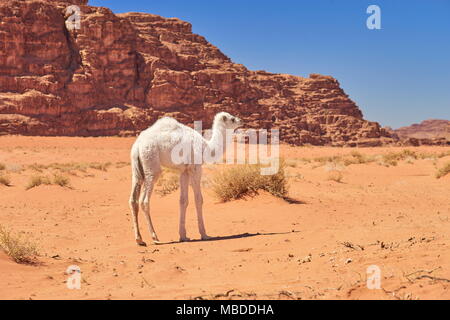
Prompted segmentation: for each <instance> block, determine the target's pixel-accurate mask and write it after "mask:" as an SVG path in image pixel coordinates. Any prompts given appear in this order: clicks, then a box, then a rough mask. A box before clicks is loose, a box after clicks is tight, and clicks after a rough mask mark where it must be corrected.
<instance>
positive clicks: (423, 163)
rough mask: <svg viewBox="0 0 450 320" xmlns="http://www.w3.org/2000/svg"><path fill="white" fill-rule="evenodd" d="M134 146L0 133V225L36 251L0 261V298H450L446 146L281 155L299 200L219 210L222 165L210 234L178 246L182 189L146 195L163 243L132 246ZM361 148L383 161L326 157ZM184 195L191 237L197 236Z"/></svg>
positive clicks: (262, 197) (267, 200) (210, 206)
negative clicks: (76, 281) (62, 180)
mask: <svg viewBox="0 0 450 320" xmlns="http://www.w3.org/2000/svg"><path fill="white" fill-rule="evenodd" d="M133 142H134V139H132V138H40V137H14V136H6V137H1V138H0V162H1V163H3V164H4V165H5V166H6V168H5V169H4V170H2V171H0V174H3V175H7V176H8V177H9V179H10V180H11V186H10V187H7V186H4V185H0V212H1V214H0V225H2V226H3V227H4V228H6V229H8V230H11V231H13V232H14V233H20V234H21V235H22V238H24V239H28V240H29V241H31V242H33V243H35V244H36V245H37V247H38V250H39V256H38V257H37V263H36V264H34V265H29V264H28V265H27V264H17V263H16V262H14V261H13V260H12V259H11V258H10V257H8V256H7V255H6V254H4V253H3V252H1V253H0V270H1V274H2V275H1V277H0V298H1V299H450V290H449V289H450V239H449V230H450V221H449V216H450V203H449V199H450V197H449V195H450V193H449V190H450V188H449V187H450V175H447V176H444V177H442V178H441V179H437V178H436V172H437V171H438V169H439V168H441V167H443V166H444V165H445V164H446V163H447V162H449V161H450V156H449V154H450V148H449V147H419V148H412V147H411V148H408V150H410V151H412V152H415V153H416V154H427V156H421V157H418V159H415V158H414V157H406V158H404V159H402V160H399V161H398V163H397V165H389V164H388V163H383V158H382V155H386V154H388V153H391V152H401V151H403V150H405V149H406V148H394V147H383V148H367V149H347V148H329V147H288V146H282V148H281V155H282V157H284V158H285V160H286V164H287V169H286V175H287V176H288V179H289V185H290V192H289V196H290V197H291V198H292V199H295V200H296V201H295V202H294V203H292V201H291V202H287V201H285V200H283V199H280V198H276V197H274V196H272V195H270V194H268V193H264V192H261V193H260V194H259V195H257V196H255V197H247V198H245V199H241V200H238V201H232V202H228V203H220V202H219V201H218V200H217V199H216V198H215V196H214V194H213V193H212V191H211V188H210V184H209V181H210V179H211V178H212V176H213V175H214V174H215V172H216V171H217V169H222V168H224V167H225V166H219V165H217V166H207V167H206V168H205V175H204V176H205V177H204V187H203V190H204V193H205V206H204V214H205V222H206V226H207V230H208V233H209V234H210V235H211V236H214V237H217V239H216V240H214V241H207V242H201V241H194V242H189V243H178V191H177V192H173V193H171V194H169V195H167V196H164V197H163V196H161V195H158V194H154V195H153V197H152V202H151V214H152V218H153V221H154V224H155V227H156V230H157V232H158V235H159V237H160V240H161V241H163V242H164V244H163V245H159V246H153V245H150V246H148V247H137V246H136V244H135V241H134V238H133V231H132V223H131V220H130V218H131V217H130V211H129V208H128V198H129V192H130V185H131V181H130V177H131V175H130V165H129V151H130V147H131V145H132V143H133ZM355 151H357V152H359V157H361V155H362V157H364V156H371V158H372V159H378V160H374V161H369V162H367V163H364V161H361V162H363V163H361V164H350V165H348V164H347V165H343V164H341V163H340V162H339V161H338V160H336V159H337V158H335V160H333V159H329V160H327V159H325V158H323V157H333V156H340V155H349V154H350V153H352V152H353V153H354V154H355ZM444 153H446V154H447V156H443V154H444ZM433 155H440V156H433ZM321 157H322V158H321ZM92 162H95V163H96V165H91V166H89V165H86V164H89V163H92ZM52 163H57V164H68V163H72V165H71V166H72V169H70V170H68V169H67V167H68V166H66V170H65V171H64V168H62V169H61V168H60V169H57V168H56V167H57V166H52V167H48V165H50V164H52ZM108 163H109V164H108ZM77 165H78V167H77ZM60 167H61V166H60ZM61 171H63V172H62V173H61ZM2 172H3V173H2ZM54 173H60V174H63V175H64V176H66V177H68V178H69V179H70V181H69V187H61V186H59V185H54V184H52V185H45V184H44V185H40V186H37V187H34V188H30V189H29V190H26V188H27V185H28V184H29V181H30V178H31V177H33V176H36V175H41V176H48V177H52V176H53V174H54ZM190 199H191V201H190V203H191V204H190V206H189V208H188V221H187V230H188V236H190V237H191V238H193V239H198V238H199V235H198V231H197V226H196V216H195V206H194V205H193V196H192V192H191V194H190ZM139 218H140V220H141V229H142V231H143V236H144V240H145V241H146V242H147V243H151V241H150V235H149V234H148V230H147V228H146V224H145V221H144V218H143V216H142V214H140V217H139ZM70 265H77V266H79V267H80V268H81V275H82V283H81V289H80V290H69V289H68V288H67V286H66V283H65V282H66V279H67V277H68V276H67V274H65V271H66V269H67V267H69V266H70ZM371 265H377V266H378V267H379V268H380V270H381V287H382V288H381V289H380V290H369V289H368V288H367V285H366V281H367V276H368V275H367V268H368V267H369V266H371Z"/></svg>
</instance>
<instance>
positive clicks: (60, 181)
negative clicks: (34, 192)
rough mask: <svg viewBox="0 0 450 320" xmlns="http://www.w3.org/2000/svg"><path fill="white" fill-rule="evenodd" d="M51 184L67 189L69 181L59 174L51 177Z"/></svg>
mask: <svg viewBox="0 0 450 320" xmlns="http://www.w3.org/2000/svg"><path fill="white" fill-rule="evenodd" d="M53 184H56V185H58V186H61V187H68V186H69V185H70V179H69V178H68V177H65V176H63V175H60V174H55V175H54V176H53Z"/></svg>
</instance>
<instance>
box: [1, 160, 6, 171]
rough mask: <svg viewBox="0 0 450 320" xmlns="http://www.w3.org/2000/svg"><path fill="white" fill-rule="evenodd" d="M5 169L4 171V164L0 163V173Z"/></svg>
mask: <svg viewBox="0 0 450 320" xmlns="http://www.w3.org/2000/svg"><path fill="white" fill-rule="evenodd" d="M5 169H6V166H5V164H4V163H1V162H0V171H2V170H5Z"/></svg>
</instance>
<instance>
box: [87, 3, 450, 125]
mask: <svg viewBox="0 0 450 320" xmlns="http://www.w3.org/2000/svg"><path fill="white" fill-rule="evenodd" d="M89 3H90V5H94V6H104V7H108V8H111V9H112V10H113V11H114V12H116V13H120V12H130V11H136V12H148V13H153V14H158V15H161V16H165V17H177V18H180V19H182V20H186V21H189V22H191V23H192V25H193V31H194V32H195V33H198V34H201V35H203V36H205V37H206V39H207V40H208V41H209V42H211V43H213V44H214V45H216V46H217V47H219V48H220V49H221V50H222V52H224V53H225V54H226V55H227V56H229V57H230V58H231V59H232V60H233V61H234V62H236V63H242V64H244V65H245V66H246V67H248V68H249V69H251V70H266V71H269V72H274V73H289V74H295V75H299V76H308V75H309V74H310V73H321V74H326V75H332V76H334V77H335V78H337V79H338V80H339V81H340V83H341V85H342V87H343V88H344V90H345V91H346V93H347V94H348V95H349V96H350V97H351V98H352V99H353V100H354V101H355V102H356V103H357V104H358V106H359V107H360V108H361V109H362V111H363V112H364V116H365V118H366V119H368V120H372V121H378V122H380V123H381V124H382V125H383V126H392V127H394V128H397V127H400V126H403V125H410V124H412V123H417V122H420V121H422V120H425V119H429V118H440V119H449V120H450V0H395V1H394V0H371V1H366V0H277V1H273V0H259V1H256V0H227V1H223V0H221V1H218V0H192V1H188V0H125V1H124V0H90V1H89ZM372 4H376V5H378V6H379V7H380V8H381V10H382V16H381V18H382V29H381V30H369V29H368V28H367V27H366V20H367V18H368V17H369V15H368V14H367V13H366V10H367V7H368V6H369V5H372Z"/></svg>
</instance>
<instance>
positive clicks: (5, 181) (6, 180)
mask: <svg viewBox="0 0 450 320" xmlns="http://www.w3.org/2000/svg"><path fill="white" fill-rule="evenodd" d="M0 184H2V185H4V186H7V187H10V186H11V179H9V177H8V176H4V175H0Z"/></svg>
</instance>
